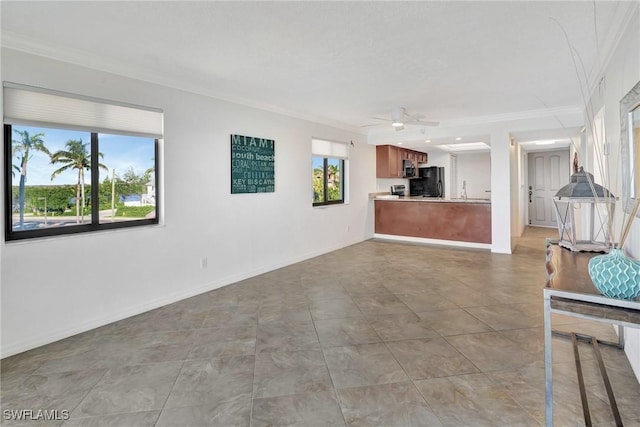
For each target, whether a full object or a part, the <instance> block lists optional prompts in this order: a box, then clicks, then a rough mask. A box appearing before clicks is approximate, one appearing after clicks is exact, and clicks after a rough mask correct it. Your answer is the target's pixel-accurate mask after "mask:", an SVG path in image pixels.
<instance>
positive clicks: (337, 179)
mask: <svg viewBox="0 0 640 427" xmlns="http://www.w3.org/2000/svg"><path fill="white" fill-rule="evenodd" d="M312 151H313V157H312V165H313V173H312V185H313V206H321V205H330V204H337V203H344V202H345V199H346V197H345V178H346V173H345V170H346V167H345V165H346V162H347V160H346V158H347V154H348V150H347V145H346V144H343V143H338V142H332V141H324V140H317V139H314V140H313V141H312Z"/></svg>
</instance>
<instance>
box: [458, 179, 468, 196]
mask: <svg viewBox="0 0 640 427" xmlns="http://www.w3.org/2000/svg"><path fill="white" fill-rule="evenodd" d="M460 197H462V200H467V181H462V194H461V195H460Z"/></svg>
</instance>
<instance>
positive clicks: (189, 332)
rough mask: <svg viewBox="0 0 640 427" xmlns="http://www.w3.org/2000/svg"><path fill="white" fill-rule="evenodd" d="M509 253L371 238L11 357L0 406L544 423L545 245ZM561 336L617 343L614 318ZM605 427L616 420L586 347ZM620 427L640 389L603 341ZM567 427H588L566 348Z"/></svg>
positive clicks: (78, 418)
mask: <svg viewBox="0 0 640 427" xmlns="http://www.w3.org/2000/svg"><path fill="white" fill-rule="evenodd" d="M553 234H554V233H553V230H548V229H528V230H527V232H526V233H525V236H524V237H523V238H522V239H520V242H519V245H518V248H517V250H516V251H515V254H513V255H512V256H508V255H499V254H491V253H488V252H486V251H474V250H461V249H450V248H436V247H428V246H420V245H409V244H399V243H389V242H381V241H375V240H370V241H367V242H363V243H361V244H357V245H354V246H351V247H348V248H345V249H342V250H339V251H336V252H332V253H329V254H326V255H323V256H320V257H317V258H314V259H310V260H308V261H304V262H301V263H298V264H295V265H292V266H289V267H286V268H283V269H280V270H277V271H273V272H271V273H268V274H264V275H261V276H258V277H255V278H251V279H249V280H245V281H243V282H240V283H236V284H233V285H230V286H227V287H225V288H222V289H218V290H216V291H213V292H209V293H206V294H203V295H200V296H197V297H194V298H191V299H188V300H185V301H182V302H179V303H176V304H172V305H169V306H166V307H163V308H160V309H157V310H154V311H151V312H148V313H145V314H142V315H139V316H135V317H133V318H129V319H126V320H123V321H120V322H116V323H113V324H111V325H107V326H105V327H102V328H99V329H96V330H92V331H89V332H86V333H83V334H80V335H77V336H74V337H71V338H69V339H66V340H63V341H59V342H56V343H53V344H50V345H47V346H44V347H41V348H38V349H35V350H32V351H29V352H26V353H23V354H20V355H17V356H13V357H10V358H6V359H4V360H2V376H1V380H2V383H1V393H2V394H1V403H2V409H3V414H2V415H3V416H2V424H3V425H7V426H9V425H11V426H13V425H20V424H21V422H18V421H15V420H7V419H6V416H5V415H6V413H5V412H4V410H19V409H34V410H37V409H57V410H59V411H61V410H68V411H69V413H70V419H69V420H67V421H65V422H62V421H57V422H42V421H38V422H34V423H31V424H29V423H27V424H28V425H38V426H57V425H63V426H207V425H215V426H234V425H238V426H243V425H244V426H246V425H251V426H256V427H257V426H276V425H287V426H292V425H299V426H316V425H327V426H331V425H338V426H342V425H350V426H351V425H353V426H366V425H379V426H409V425H413V426H492V427H493V426H540V425H543V424H544V370H543V350H544V345H543V333H542V286H543V284H544V280H545V273H544V251H543V246H544V239H543V238H544V236H545V235H553ZM554 322H555V324H556V325H558V327H559V328H562V329H566V330H577V331H582V332H587V333H593V334H597V335H598V336H599V337H600V338H605V339H609V340H615V339H616V337H615V334H614V332H613V330H612V328H611V327H610V326H608V325H602V324H597V323H588V322H584V321H580V320H577V319H573V318H566V317H561V316H556V317H555V319H554ZM580 348H581V357H582V359H583V363H584V365H585V367H586V370H587V371H586V381H587V383H588V385H589V394H588V397H589V403H590V406H591V409H592V418H593V420H594V425H598V426H609V425H613V418H612V415H611V414H610V410H609V409H608V406H607V404H606V401H607V399H606V393H605V390H604V387H603V385H602V381H601V379H600V378H599V376H598V375H599V374H598V371H597V366H596V363H595V361H594V358H593V355H592V352H591V349H590V347H589V346H587V345H586V344H581V345H580ZM603 351H604V357H605V361H606V364H607V366H608V369H609V375H610V376H611V379H612V383H613V387H614V390H615V392H616V396H617V399H618V403H619V406H620V408H621V412H622V414H623V419H624V421H625V425H627V426H638V425H640V385H639V384H638V382H637V380H636V379H635V377H634V376H633V373H632V371H631V368H630V366H629V363H628V361H627V359H626V358H625V356H624V355H623V353H622V352H621V351H619V350H615V349H612V348H604V349H603ZM554 375H555V380H554V384H555V392H556V394H555V402H556V418H555V424H556V425H557V426H578V425H583V420H582V409H581V405H580V400H579V394H578V386H577V379H576V375H575V368H574V364H573V353H572V351H571V346H570V343H569V342H568V340H566V339H564V338H554Z"/></svg>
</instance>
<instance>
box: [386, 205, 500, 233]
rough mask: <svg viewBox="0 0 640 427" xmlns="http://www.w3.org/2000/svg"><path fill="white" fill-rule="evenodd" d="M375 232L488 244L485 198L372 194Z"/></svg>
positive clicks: (487, 207) (488, 221)
mask: <svg viewBox="0 0 640 427" xmlns="http://www.w3.org/2000/svg"><path fill="white" fill-rule="evenodd" d="M374 200H375V233H376V234H384V235H393V236H405V237H418V238H426V239H438V240H447V241H457V242H468V243H481V244H490V243H491V202H490V200H488V199H440V198H428V197H398V198H389V197H388V196H377V197H375V199H374Z"/></svg>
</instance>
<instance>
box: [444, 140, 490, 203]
mask: <svg viewBox="0 0 640 427" xmlns="http://www.w3.org/2000/svg"><path fill="white" fill-rule="evenodd" d="M456 155H457V156H458V188H457V189H455V190H454V191H455V192H454V193H453V194H452V195H451V196H452V197H460V194H461V193H462V182H463V181H466V182H467V197H469V198H475V199H488V198H490V197H491V193H490V192H487V191H491V153H490V152H489V151H487V152H485V153H457V154H456Z"/></svg>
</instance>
